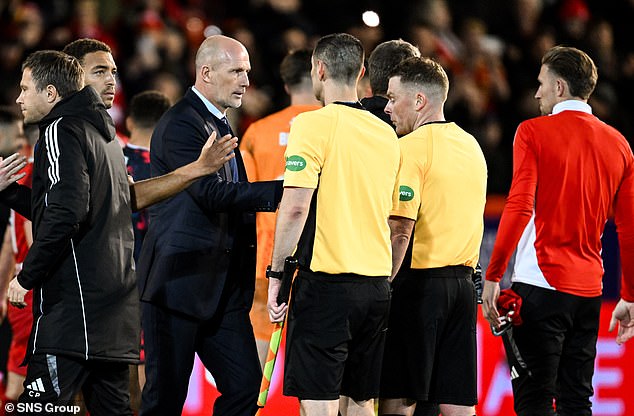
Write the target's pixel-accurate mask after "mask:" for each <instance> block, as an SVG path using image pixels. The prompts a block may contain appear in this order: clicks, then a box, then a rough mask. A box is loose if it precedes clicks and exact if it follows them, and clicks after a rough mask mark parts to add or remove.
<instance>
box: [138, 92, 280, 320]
mask: <svg viewBox="0 0 634 416" xmlns="http://www.w3.org/2000/svg"><path fill="white" fill-rule="evenodd" d="M212 130H215V131H218V128H217V126H216V124H215V121H214V118H213V116H212V115H211V113H209V110H208V109H207V108H206V107H205V105H204V103H203V102H202V101H201V100H200V98H199V97H198V96H197V95H196V94H195V93H194V92H193V91H192V90H191V89H189V90H188V91H187V93H186V94H185V96H184V97H183V99H181V100H180V101H179V102H178V103H176V104H175V105H174V106H173V107H172V108H171V109H170V110H169V111H168V112H167V113H166V114H165V115H164V116H163V117H162V118H161V120H160V121H159V123H158V125H157V126H156V129H155V130H154V134H153V135H152V142H151V143H152V144H151V150H150V152H151V174H152V176H160V175H163V174H166V173H168V172H171V171H173V170H174V169H176V168H178V167H180V166H183V165H185V164H187V163H190V162H192V161H194V160H196V159H197V158H198V155H199V153H200V150H201V148H202V146H203V145H204V143H205V141H206V140H207V138H208V136H209V134H210V133H211V131H212ZM236 162H237V165H238V176H239V181H238V182H228V181H227V180H226V177H225V172H226V171H225V169H220V171H219V172H218V173H216V174H213V175H210V176H207V177H204V178H201V179H199V180H198V181H196V182H195V183H194V184H192V185H191V186H190V187H189V188H187V189H186V190H185V191H183V192H180V193H178V194H176V195H175V196H173V197H171V198H170V199H168V200H166V201H164V202H162V203H159V204H157V205H155V206H153V207H152V208H151V209H150V226H149V230H148V233H147V235H146V237H145V240H144V243H143V248H142V251H141V256H140V259H139V266H138V273H137V275H138V278H139V284H140V290H141V300H142V301H144V302H150V303H153V304H155V305H158V306H162V307H165V308H168V309H170V310H173V311H176V312H180V313H183V314H186V315H188V316H190V317H193V318H197V319H203V320H204V319H210V318H211V317H213V315H214V313H215V311H216V309H217V307H218V304H219V302H220V301H221V299H222V296H221V295H222V293H223V289H224V288H225V286H227V285H232V286H234V285H237V286H238V287H239V288H240V289H241V290H242V293H243V294H244V301H245V302H246V303H247V304H248V306H249V307H250V305H251V302H252V300H253V291H254V287H255V259H256V247H255V244H256V235H255V211H275V209H276V208H277V205H278V203H279V200H280V198H281V194H282V182H281V181H270V182H255V183H249V182H247V177H246V172H245V169H244V164H243V162H242V158H241V156H240V152H237V151H236Z"/></svg>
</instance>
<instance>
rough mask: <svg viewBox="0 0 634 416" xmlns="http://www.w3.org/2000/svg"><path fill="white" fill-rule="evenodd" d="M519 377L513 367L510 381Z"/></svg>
mask: <svg viewBox="0 0 634 416" xmlns="http://www.w3.org/2000/svg"><path fill="white" fill-rule="evenodd" d="M519 376H520V375H519V374H518V373H517V370H516V369H515V366H512V367H511V380H515V379H516V378H518V377H519Z"/></svg>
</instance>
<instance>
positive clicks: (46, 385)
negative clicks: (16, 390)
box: [17, 354, 132, 416]
mask: <svg viewBox="0 0 634 416" xmlns="http://www.w3.org/2000/svg"><path fill="white" fill-rule="evenodd" d="M129 386H130V375H129V369H128V363H117V362H109V361H95V360H88V361H86V360H81V359H77V358H71V357H66V356H63V355H50V354H35V355H34V356H33V357H31V359H30V360H29V367H28V369H27V373H26V379H25V380H24V392H23V393H22V395H21V396H20V398H19V399H18V403H19V404H18V407H17V409H18V411H19V412H18V413H17V414H20V415H30V414H33V415H69V414H73V413H77V412H76V411H77V409H73V408H72V407H71V405H72V404H73V399H74V397H75V394H77V392H79V390H81V391H82V393H83V395H84V402H85V403H86V408H87V409H88V411H89V412H90V414H91V415H93V416H112V415H121V416H126V415H132V410H130V394H129Z"/></svg>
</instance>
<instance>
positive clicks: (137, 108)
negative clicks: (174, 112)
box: [129, 91, 170, 128]
mask: <svg viewBox="0 0 634 416" xmlns="http://www.w3.org/2000/svg"><path fill="white" fill-rule="evenodd" d="M169 108H170V100H169V99H168V98H167V96H166V95H165V94H163V93H162V92H159V91H144V92H141V93H138V94H137V95H135V96H134V97H132V100H130V114H129V116H130V118H131V119H132V120H134V123H135V124H136V125H138V126H139V127H141V128H153V127H154V126H156V123H158V121H159V120H160V118H161V116H162V115H163V114H164V113H165V112H166V111H167V110H168V109H169Z"/></svg>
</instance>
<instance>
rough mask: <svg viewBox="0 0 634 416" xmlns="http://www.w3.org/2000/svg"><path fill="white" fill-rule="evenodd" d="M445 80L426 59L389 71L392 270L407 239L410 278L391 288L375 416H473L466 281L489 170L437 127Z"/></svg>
mask: <svg viewBox="0 0 634 416" xmlns="http://www.w3.org/2000/svg"><path fill="white" fill-rule="evenodd" d="M448 89H449V81H448V79H447V75H446V73H445V71H444V70H443V69H442V67H441V66H440V65H439V64H438V63H436V62H434V61H432V60H430V59H427V58H409V59H407V60H405V61H403V62H402V63H400V64H399V65H398V66H397V67H396V68H395V69H394V70H393V71H392V72H391V76H390V81H389V86H388V94H387V96H388V100H389V101H388V104H387V106H386V107H385V111H386V112H387V113H388V114H389V115H390V118H391V120H392V122H393V123H394V124H395V126H396V132H397V133H398V134H405V136H404V137H402V138H401V139H400V140H399V145H400V147H401V154H402V155H403V156H402V157H403V159H402V165H401V171H400V178H399V203H398V205H397V207H396V208H395V209H394V210H393V211H392V212H391V216H390V227H391V229H392V250H393V270H392V276H394V275H395V274H396V272H397V271H398V269H399V267H400V265H401V263H402V261H403V257H404V255H405V250H406V249H407V246H408V243H409V240H410V238H411V236H412V234H413V238H414V241H413V248H412V260H411V270H410V271H408V272H406V273H401V274H400V275H399V276H398V278H396V279H395V280H394V281H393V282H392V288H393V292H392V308H391V311H390V319H389V323H388V328H389V329H388V336H387V341H386V350H385V356H384V360H383V373H382V380H381V402H380V406H379V414H380V415H383V416H387V415H410V414H412V413H413V411H414V408H415V406H416V401H429V402H432V403H438V404H439V406H440V411H441V413H442V414H443V416H471V415H474V414H475V404H476V402H477V392H476V293H475V289H474V286H473V283H472V281H471V276H472V274H473V272H474V269H475V266H476V265H477V263H478V256H479V250H480V243H481V240H482V234H483V230H484V224H483V213H484V204H485V199H486V179H487V168H486V162H485V160H484V155H483V154H482V150H481V149H480V146H479V145H478V143H477V142H476V140H475V138H474V137H473V136H471V135H470V134H468V133H467V132H465V131H464V130H462V129H461V128H460V127H458V126H457V125H456V124H455V123H452V122H448V121H446V120H445V117H444V112H443V107H444V103H445V100H446V99H447V91H448Z"/></svg>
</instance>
